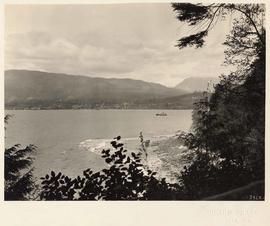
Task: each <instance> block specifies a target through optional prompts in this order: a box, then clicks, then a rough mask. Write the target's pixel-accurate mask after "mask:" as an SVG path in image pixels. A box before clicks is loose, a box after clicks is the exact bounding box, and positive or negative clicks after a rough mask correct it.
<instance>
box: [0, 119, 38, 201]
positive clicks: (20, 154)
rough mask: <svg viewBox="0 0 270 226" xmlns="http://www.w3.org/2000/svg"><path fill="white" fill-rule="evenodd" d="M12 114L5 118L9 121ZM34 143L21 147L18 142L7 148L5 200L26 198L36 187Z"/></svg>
mask: <svg viewBox="0 0 270 226" xmlns="http://www.w3.org/2000/svg"><path fill="white" fill-rule="evenodd" d="M10 117H11V116H10V115H6V116H5V118H4V121H5V123H7V122H8V119H9V118H10ZM35 150H36V147H35V146H34V145H29V146H27V147H25V148H21V147H20V145H19V144H16V145H14V146H12V147H10V148H6V149H5V154H4V155H5V200H25V199H28V196H29V195H30V194H31V192H32V191H33V190H34V188H35V184H34V182H33V174H32V172H33V167H32V163H33V152H34V151H35Z"/></svg>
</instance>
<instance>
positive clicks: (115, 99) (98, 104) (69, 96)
mask: <svg viewBox="0 0 270 226" xmlns="http://www.w3.org/2000/svg"><path fill="white" fill-rule="evenodd" d="M183 82H185V80H184V81H183ZM181 84H182V83H181ZM181 84H179V85H178V86H177V87H175V88H169V87H166V86H163V85H161V84H157V83H150V82H145V81H141V80H134V79H118V78H117V79H116V78H96V77H88V76H79V75H67V74H59V73H48V72H41V71H29V70H8V71H5V107H6V108H7V109H77V108H88V109H93V108H94V109H96V108H137V109H138V108H141V109H149V108H156V109H161V108H170V109H187V108H191V107H192V103H193V102H194V100H195V99H196V98H199V96H200V93H195V94H193V93H192V92H193V91H191V89H190V87H192V86H191V85H190V87H189V88H188V89H185V87H184V86H181ZM189 84H190V83H189ZM181 87H184V88H181ZM188 90H189V91H188Z"/></svg>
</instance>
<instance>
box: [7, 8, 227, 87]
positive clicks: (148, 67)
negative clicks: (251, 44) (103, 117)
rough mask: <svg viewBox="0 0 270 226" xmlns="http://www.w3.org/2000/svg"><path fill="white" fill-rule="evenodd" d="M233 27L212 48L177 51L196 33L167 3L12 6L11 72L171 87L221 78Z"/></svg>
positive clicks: (219, 33) (222, 29)
mask: <svg viewBox="0 0 270 226" xmlns="http://www.w3.org/2000/svg"><path fill="white" fill-rule="evenodd" d="M230 28H231V20H227V21H224V22H221V23H219V24H217V25H216V26H215V27H214V28H213V29H212V30H211V31H210V33H209V35H208V37H207V38H206V45H205V46H204V47H203V48H199V49H196V48H194V47H188V48H185V49H182V50H179V49H178V48H177V47H175V45H176V44H177V40H178V39H179V38H181V37H183V36H186V35H188V34H192V33H194V32H197V30H196V28H192V27H189V26H187V25H186V24H184V23H181V22H179V21H178V20H177V19H176V13H175V12H173V10H172V8H171V6H170V4H168V3H140V4H139V3H136V4H134V3H133V4H111V5H110V4H102V5H94V4H88V5H6V6H5V70H8V69H27V70H40V71H47V72H56V73H67V74H74V75H87V76H91V77H106V78H132V79H140V80H144V81H148V82H155V83H160V84H163V85H166V86H169V87H173V86H175V85H177V84H178V83H180V82H181V81H182V80H183V79H185V78H187V77H218V76H219V75H220V74H221V73H226V72H227V71H228V68H226V67H224V66H222V63H223V61H224V49H225V46H224V45H222V43H223V42H224V41H225V37H226V34H228V32H229V31H230Z"/></svg>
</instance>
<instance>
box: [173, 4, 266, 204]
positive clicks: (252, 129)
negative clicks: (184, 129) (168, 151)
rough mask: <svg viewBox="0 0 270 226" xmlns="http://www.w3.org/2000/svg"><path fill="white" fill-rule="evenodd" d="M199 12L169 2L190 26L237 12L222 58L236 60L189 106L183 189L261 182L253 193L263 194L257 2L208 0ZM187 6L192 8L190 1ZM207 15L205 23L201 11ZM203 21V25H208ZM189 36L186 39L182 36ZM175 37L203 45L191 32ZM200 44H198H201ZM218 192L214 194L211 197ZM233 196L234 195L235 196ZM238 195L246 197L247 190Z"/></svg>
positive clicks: (201, 194) (205, 190)
mask: <svg viewBox="0 0 270 226" xmlns="http://www.w3.org/2000/svg"><path fill="white" fill-rule="evenodd" d="M205 7H206V8H207V9H203V8H202V9H201V11H200V13H194V14H192V13H191V12H189V13H188V14H187V13H186V11H187V5H186V4H182V3H181V4H178V5H173V8H174V10H176V11H177V12H178V13H180V14H181V15H182V16H181V17H179V15H178V19H179V20H180V21H185V22H187V23H188V24H189V25H195V24H196V23H194V22H192V21H191V20H190V17H191V16H190V17H189V15H193V16H194V17H191V18H192V20H195V21H196V17H197V21H198V22H199V23H201V21H203V20H204V21H205V24H206V25H205V26H206V28H204V29H203V31H205V30H206V31H207V30H208V29H210V27H211V26H210V25H211V23H212V21H214V20H215V17H216V20H218V18H219V17H218V14H220V15H222V16H223V17H224V16H226V15H227V14H229V13H231V12H238V13H239V17H238V18H237V20H235V21H234V23H233V27H232V31H231V32H230V34H229V35H228V36H227V40H226V42H225V43H224V44H225V45H227V46H228V49H227V50H226V51H225V62H226V63H227V64H229V65H236V66H237V69H236V71H234V72H232V73H230V74H229V75H227V76H222V77H221V81H220V83H219V84H217V85H216V86H215V90H214V93H212V94H210V93H207V92H205V93H204V95H203V97H202V99H201V100H200V101H198V102H197V103H196V104H195V106H194V111H193V126H192V132H191V133H187V134H182V135H181V138H182V139H183V140H184V141H185V144H186V146H187V147H188V148H189V149H190V150H193V153H192V156H195V157H194V158H193V161H192V162H191V163H190V164H189V165H187V166H186V167H185V168H184V170H183V172H181V176H180V178H179V179H180V182H181V184H182V186H183V189H184V190H183V192H184V193H185V194H187V195H188V197H189V198H190V199H203V198H206V197H208V196H213V195H217V194H221V193H224V192H228V191H230V190H233V189H236V188H238V187H242V186H247V184H249V183H255V182H256V181H260V189H258V190H257V191H256V192H255V193H256V195H258V194H259V195H260V197H264V191H263V189H261V187H262V186H263V182H262V181H264V162H265V161H264V158H265V157H264V152H265V146H264V138H265V132H264V129H265V30H264V27H263V21H262V18H263V17H264V6H263V5H260V4H239V5H235V4H210V5H208V6H205ZM189 9H190V10H191V11H196V10H197V8H196V7H195V8H194V6H190V7H189ZM202 14H205V16H208V17H209V18H211V19H210V20H209V21H208V22H207V20H205V19H204V17H203V15H202ZM207 24H208V25H207ZM187 37H188V38H187ZM187 37H184V38H181V39H180V40H179V45H178V47H180V48H183V47H186V46H188V45H195V46H196V45H197V44H196V42H200V43H201V44H203V41H202V40H201V41H200V37H198V36H194V35H190V36H187ZM201 46H202V45H199V47H201ZM216 197H218V196H216ZM234 198H235V197H234ZM237 198H238V199H246V198H247V196H246V194H245V195H243V196H241V194H238V197H237Z"/></svg>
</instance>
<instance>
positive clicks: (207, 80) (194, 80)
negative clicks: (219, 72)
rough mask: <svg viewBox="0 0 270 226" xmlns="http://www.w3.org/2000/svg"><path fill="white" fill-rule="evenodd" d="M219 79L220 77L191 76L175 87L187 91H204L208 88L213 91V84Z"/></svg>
mask: <svg viewBox="0 0 270 226" xmlns="http://www.w3.org/2000/svg"><path fill="white" fill-rule="evenodd" d="M219 81H220V79H219V78H218V77H189V78H186V79H184V80H183V81H182V82H180V83H179V84H178V85H176V86H175V88H176V89H180V90H184V91H186V92H203V91H206V90H207V89H208V88H209V89H210V90H211V91H213V86H214V85H216V84H217V83H219ZM208 86H209V87H208Z"/></svg>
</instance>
